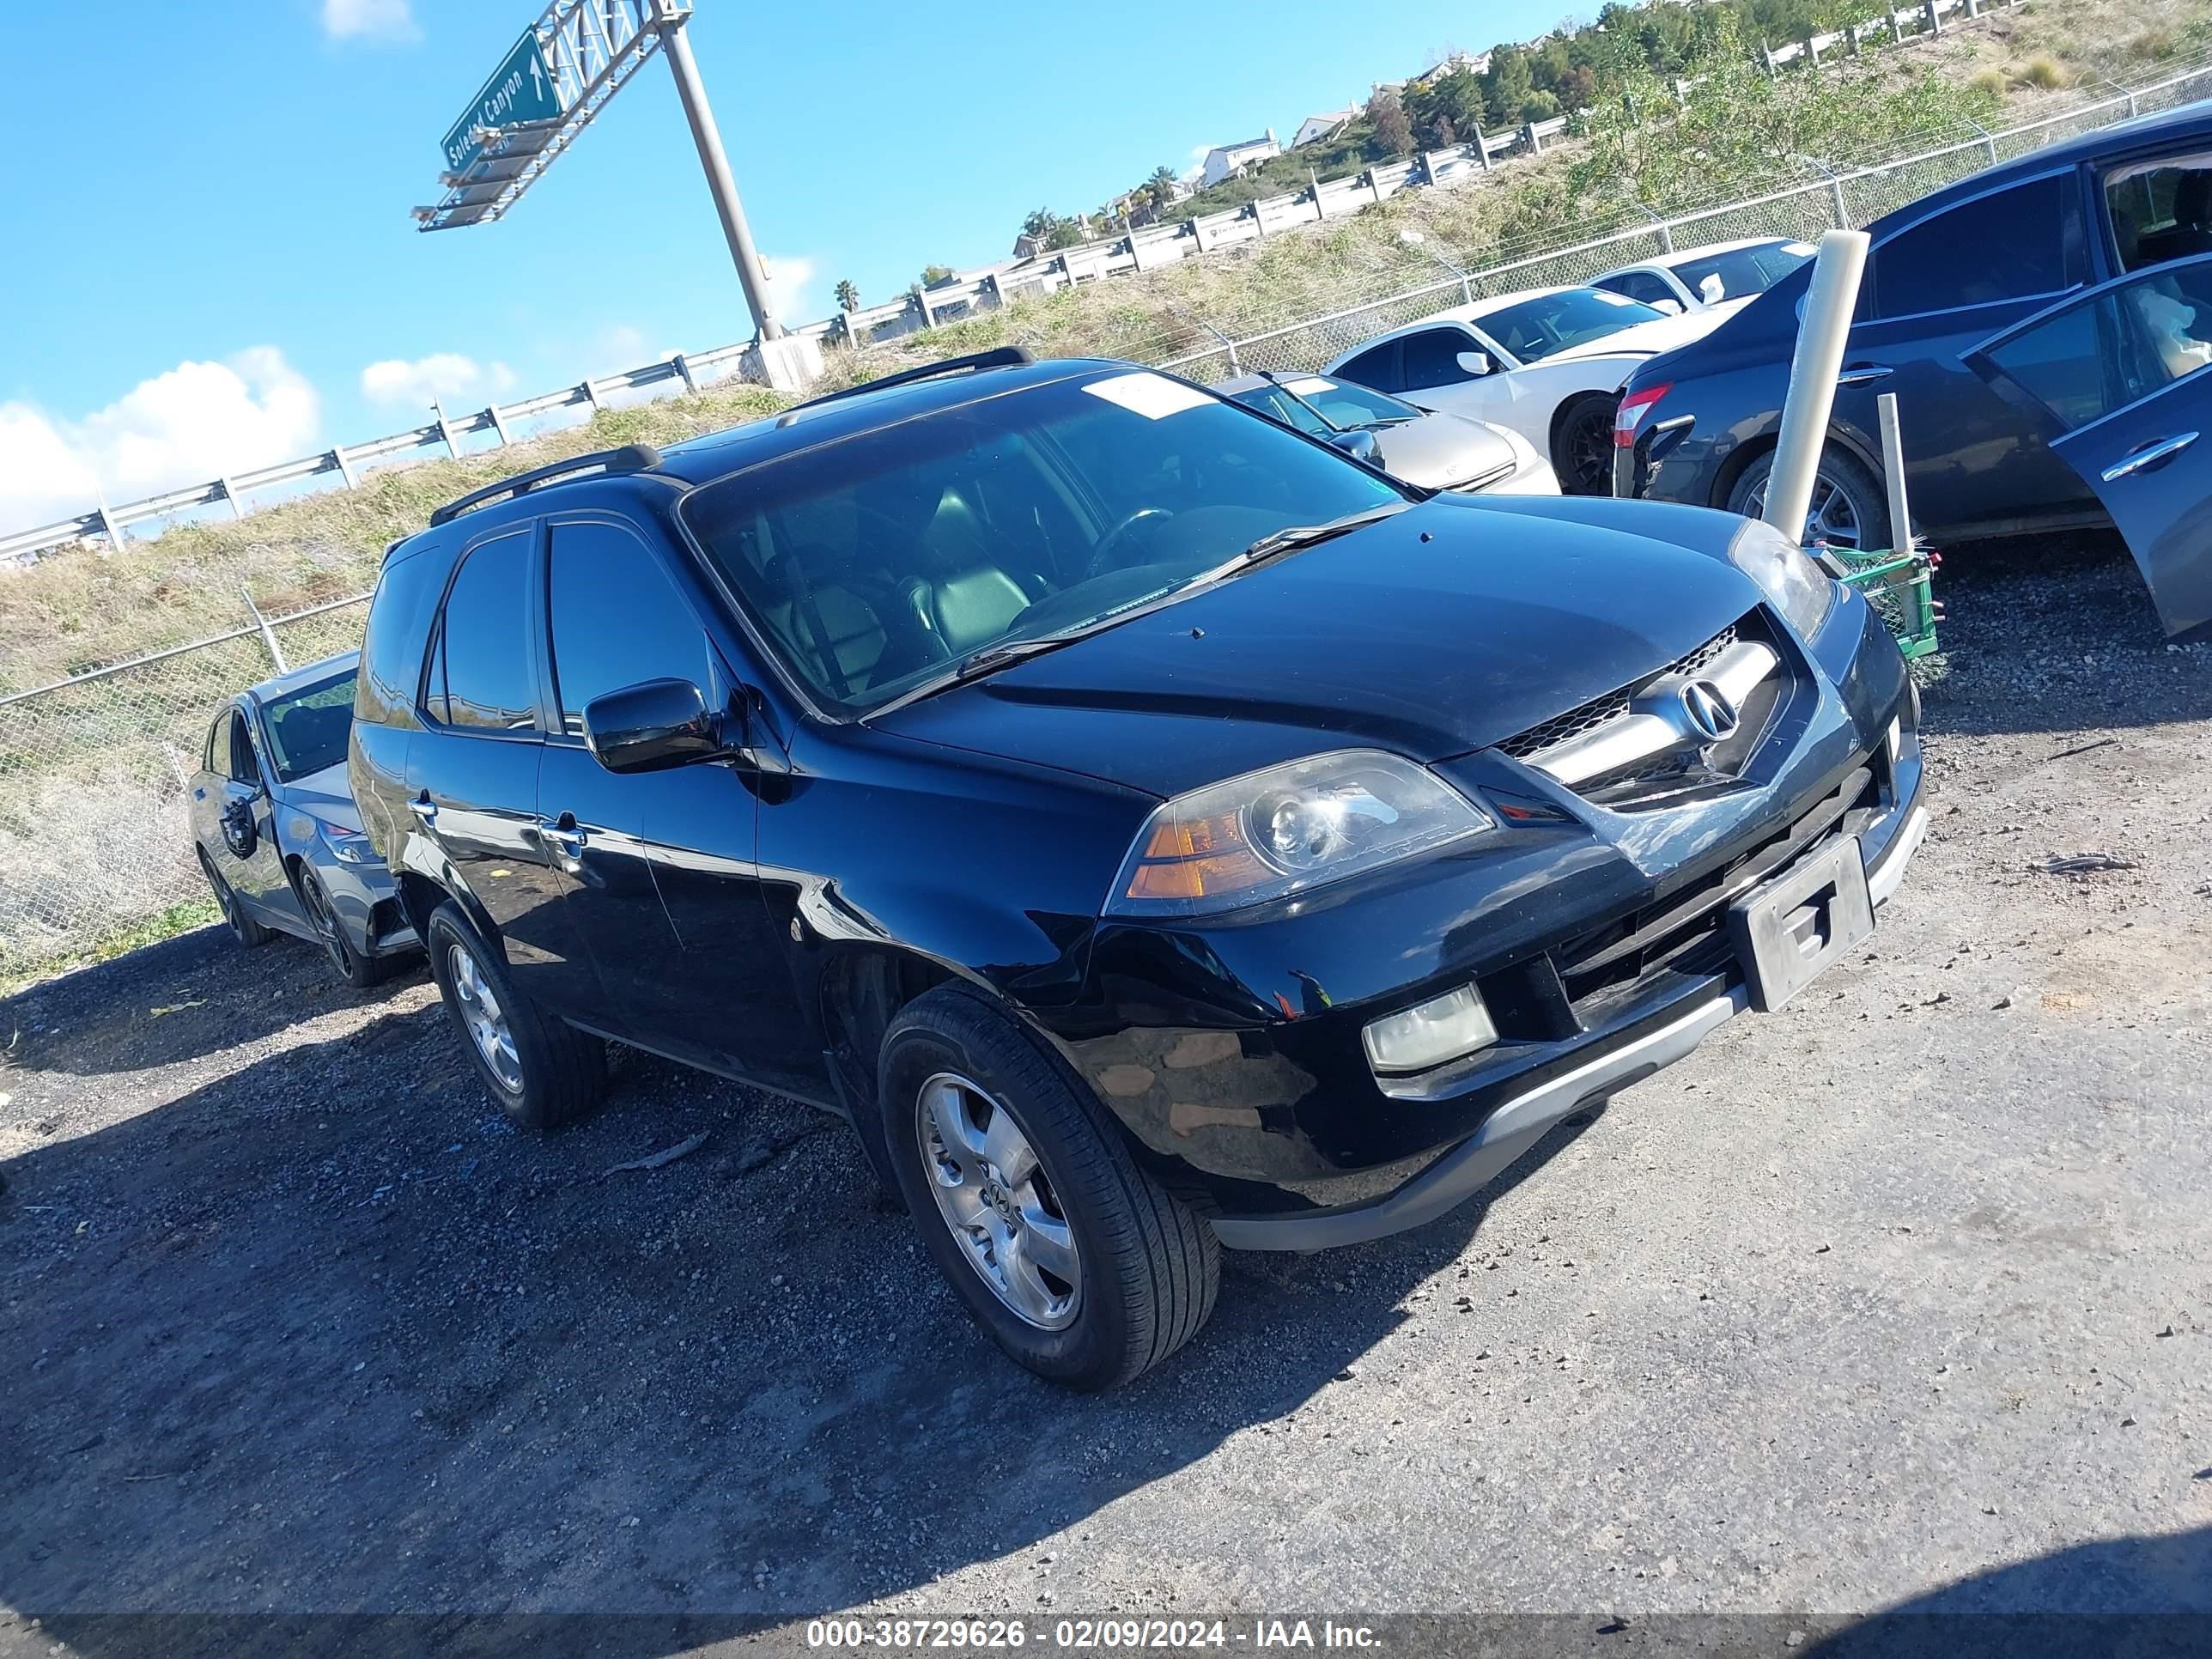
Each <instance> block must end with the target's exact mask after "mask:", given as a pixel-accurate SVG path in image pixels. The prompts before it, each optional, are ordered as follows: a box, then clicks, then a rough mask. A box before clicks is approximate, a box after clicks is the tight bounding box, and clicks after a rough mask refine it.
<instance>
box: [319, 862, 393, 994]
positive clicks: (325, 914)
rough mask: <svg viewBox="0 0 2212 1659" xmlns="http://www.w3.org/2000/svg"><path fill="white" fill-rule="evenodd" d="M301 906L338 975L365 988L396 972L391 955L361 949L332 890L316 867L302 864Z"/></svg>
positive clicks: (350, 983)
mask: <svg viewBox="0 0 2212 1659" xmlns="http://www.w3.org/2000/svg"><path fill="white" fill-rule="evenodd" d="M298 879H299V886H300V908H301V909H302V910H304V911H306V912H307V925H308V926H309V927H313V929H314V930H315V937H316V939H319V940H320V941H321V943H322V946H323V954H324V955H325V956H327V957H329V958H330V959H331V967H333V968H335V969H337V973H338V977H339V978H340V979H342V980H343V981H345V982H346V983H347V984H349V985H350V986H352V987H354V988H355V989H356V990H357V991H365V990H367V989H368V987H370V986H372V985H374V984H377V983H378V982H379V981H381V980H382V979H383V978H384V977H385V976H386V975H387V974H389V973H390V972H391V971H392V962H391V959H390V958H389V957H372V956H369V955H368V954H367V953H366V952H364V951H361V950H359V949H357V948H356V946H355V945H354V942H353V940H352V939H349V938H348V937H347V935H346V927H345V922H344V921H343V919H342V918H341V917H340V916H339V915H338V908H337V905H336V904H334V903H332V902H331V896H330V892H329V890H328V889H326V888H325V886H324V885H323V882H322V878H321V877H319V876H318V875H317V874H316V873H315V870H314V866H313V865H310V864H305V863H303V864H301V866H299V878H298Z"/></svg>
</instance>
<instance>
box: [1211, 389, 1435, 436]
mask: <svg viewBox="0 0 2212 1659" xmlns="http://www.w3.org/2000/svg"><path fill="white" fill-rule="evenodd" d="M1236 396H1237V401H1238V402H1239V403H1246V404H1251V405H1252V407H1253V408H1255V409H1258V410H1265V411H1266V412H1267V414H1269V415H1272V416H1274V417H1275V418H1276V419H1277V420H1279V421H1282V422H1285V423H1287V424H1289V425H1291V426H1294V427H1296V428H1297V429H1298V430H1299V431H1301V432H1309V433H1311V434H1312V435H1314V436H1316V437H1317V438H1326V437H1328V436H1329V435H1331V434H1333V433H1338V432H1349V431H1352V430H1354V429H1356V428H1360V427H1370V426H1388V425H1390V424H1391V423H1392V422H1397V421H1412V420H1418V419H1419V418H1420V414H1421V411H1420V410H1418V409H1416V408H1414V407H1413V404H1401V403H1400V402H1399V401H1398V400H1397V399H1396V398H1392V397H1387V396H1385V395H1384V394H1383V393H1382V392H1374V391H1370V390H1369V389H1368V388H1367V387H1365V386H1348V385H1346V384H1344V383H1343V382H1341V381H1337V380H1329V379H1328V377H1326V376H1325V375H1320V374H1301V375H1299V376H1297V378H1296V379H1285V380H1282V381H1281V382H1280V383H1279V384H1277V385H1274V386H1254V387H1253V388H1251V389H1250V390H1249V391H1247V392H1237V394H1236Z"/></svg>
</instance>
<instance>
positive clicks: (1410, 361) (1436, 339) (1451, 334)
mask: <svg viewBox="0 0 2212 1659" xmlns="http://www.w3.org/2000/svg"><path fill="white" fill-rule="evenodd" d="M1400 344H1401V345H1402V346H1404V347H1405V349H1406V371H1405V372H1406V385H1407V387H1409V388H1412V387H1418V386H1457V385H1459V384H1460V383H1462V381H1466V380H1480V379H1481V378H1482V377H1481V376H1480V375H1479V374H1469V373H1468V371H1467V370H1466V369H1464V368H1461V367H1460V364H1459V354H1460V353H1461V352H1462V351H1480V350H1481V349H1482V347H1481V345H1480V343H1477V341H1476V340H1475V338H1474V336H1473V335H1470V334H1468V333H1466V332H1464V331H1462V330H1459V329H1456V328H1431V329H1424V330H1423V331H1421V332H1420V333H1419V334H1408V335H1407V337H1405V338H1404V339H1403V340H1402V341H1401V342H1400Z"/></svg>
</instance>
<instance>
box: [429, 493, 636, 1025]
mask: <svg viewBox="0 0 2212 1659" xmlns="http://www.w3.org/2000/svg"><path fill="white" fill-rule="evenodd" d="M538 533H539V532H538V527H537V526H534V525H518V526H509V527H507V528H503V529H501V530H497V531H495V532H491V533H490V534H489V535H487V536H485V537H483V538H480V539H479V540H477V542H476V544H474V545H473V546H471V547H470V548H469V549H468V550H467V551H466V552H465V553H464V554H463V555H462V556H461V559H460V562H459V564H458V565H457V566H456V567H455V568H454V571H453V579H452V580H451V582H450V583H449V585H448V586H447V590H446V595H445V598H444V599H443V601H442V602H441V605H440V607H439V611H438V617H437V621H436V623H435V626H434V628H433V629H432V632H431V644H430V660H429V664H428V670H427V671H426V673H425V674H424V677H423V690H422V705H421V707H420V708H419V710H418V713H419V714H420V716H421V720H422V728H421V730H419V731H418V732H416V733H415V734H414V737H413V738H412V740H411V741H410V743H409V744H408V746H407V786H406V793H407V809H408V811H410V812H412V813H413V814H414V816H415V817H416V819H417V820H418V822H419V823H420V824H421V826H422V831H423V833H424V834H426V835H427V836H428V837H429V838H430V840H431V841H432V842H435V844H436V846H437V848H438V850H439V854H440V855H441V857H442V858H443V860H445V863H446V866H447V867H446V870H445V872H442V875H443V878H444V879H445V880H447V882H448V883H450V884H456V885H459V886H460V887H462V888H464V889H465V890H466V891H467V892H468V893H469V894H470V895H471V896H472V897H473V898H474V899H475V900H476V902H477V903H478V904H479V905H480V906H482V907H483V911H484V913H485V914H486V915H488V916H489V918H490V920H491V922H492V924H493V926H494V927H495V928H497V930H498V932H499V933H500V937H501V943H503V945H504V946H505V950H506V956H507V969H508V972H509V975H511V977H512V978H513V981H514V984H515V988H516V989H517V990H519V991H520V992H522V993H523V994H525V995H526V996H529V997H532V998H534V999H536V1000H538V1001H541V1002H543V1003H544V1004H545V1005H546V1006H549V1007H552V1008H557V1009H560V1010H562V1011H563V1012H576V1013H577V1014H578V1015H579V1017H580V1018H582V1017H584V1012H583V1011H585V1010H587V1009H590V1008H592V1007H595V1006H597V1003H598V1001H599V998H598V983H597V979H596V976H595V975H594V974H593V972H592V966H591V963H590V962H589V961H588V960H587V959H584V958H582V957H580V956H579V954H578V949H577V943H576V939H575V935H574V931H573V930H572V928H571V927H570V925H569V921H568V915H567V913H566V912H565V911H564V910H563V909H562V904H561V881H560V878H559V876H558V875H557V873H556V872H555V870H554V869H553V868H552V866H551V863H550V856H549V854H548V852H547V849H546V848H545V846H544V842H542V840H541V839H540V838H539V836H538V763H539V760H540V758H541V757H542V756H543V755H544V749H545V738H544V732H542V731H541V730H540V729H539V726H538V707H539V698H538V652H537V651H536V650H535V649H534V648H533V647H532V635H533V633H534V632H535V631H536V630H537V629H538V628H539V627H541V626H542V623H541V622H540V621H539V618H540V617H542V612H540V611H538V607H537V602H536V597H535V595H536V590H537V586H538V585H537V582H536V580H535V574H534V573H535V565H536V561H537V559H538Z"/></svg>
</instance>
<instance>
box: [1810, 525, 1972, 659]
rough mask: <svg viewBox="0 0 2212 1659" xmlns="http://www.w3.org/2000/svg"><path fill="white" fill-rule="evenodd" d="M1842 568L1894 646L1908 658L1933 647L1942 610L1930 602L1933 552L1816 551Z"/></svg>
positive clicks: (1933, 565)
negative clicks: (1885, 626)
mask: <svg viewBox="0 0 2212 1659" xmlns="http://www.w3.org/2000/svg"><path fill="white" fill-rule="evenodd" d="M1821 551H1823V552H1826V553H1827V554H1828V555H1830V556H1832V557H1833V558H1834V559H1835V560H1836V561H1837V562H1838V563H1840V564H1841V565H1842V566H1843V567H1844V580H1845V581H1846V582H1848V583H1850V585H1851V586H1853V587H1856V588H1857V589H1858V591H1859V592H1862V593H1863V594H1864V595H1865V596H1866V602H1867V603H1868V604H1869V605H1872V606H1873V607H1874V608H1875V612H1876V614H1878V615H1879V616H1880V617H1881V619H1882V621H1884V622H1885V623H1888V624H1889V631H1890V632H1891V633H1892V634H1893V635H1896V636H1897V648H1898V649H1899V651H1901V652H1903V653H1905V658H1906V659H1908V660H1910V659H1912V658H1915V657H1924V656H1926V655H1928V653H1930V652H1931V651H1934V650H1935V649H1936V622H1937V620H1938V619H1939V618H1940V617H1942V607H1941V606H1939V605H1937V604H1936V592H1935V579H1936V556H1935V555H1934V554H1933V553H1929V552H1925V551H1907V552H1904V553H1898V552H1892V551H1888V550H1883V551H1880V552H1865V553H1863V552H1860V551H1858V550H1857V549H1855V548H1844V547H1830V548H1824V549H1822V550H1821Z"/></svg>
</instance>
